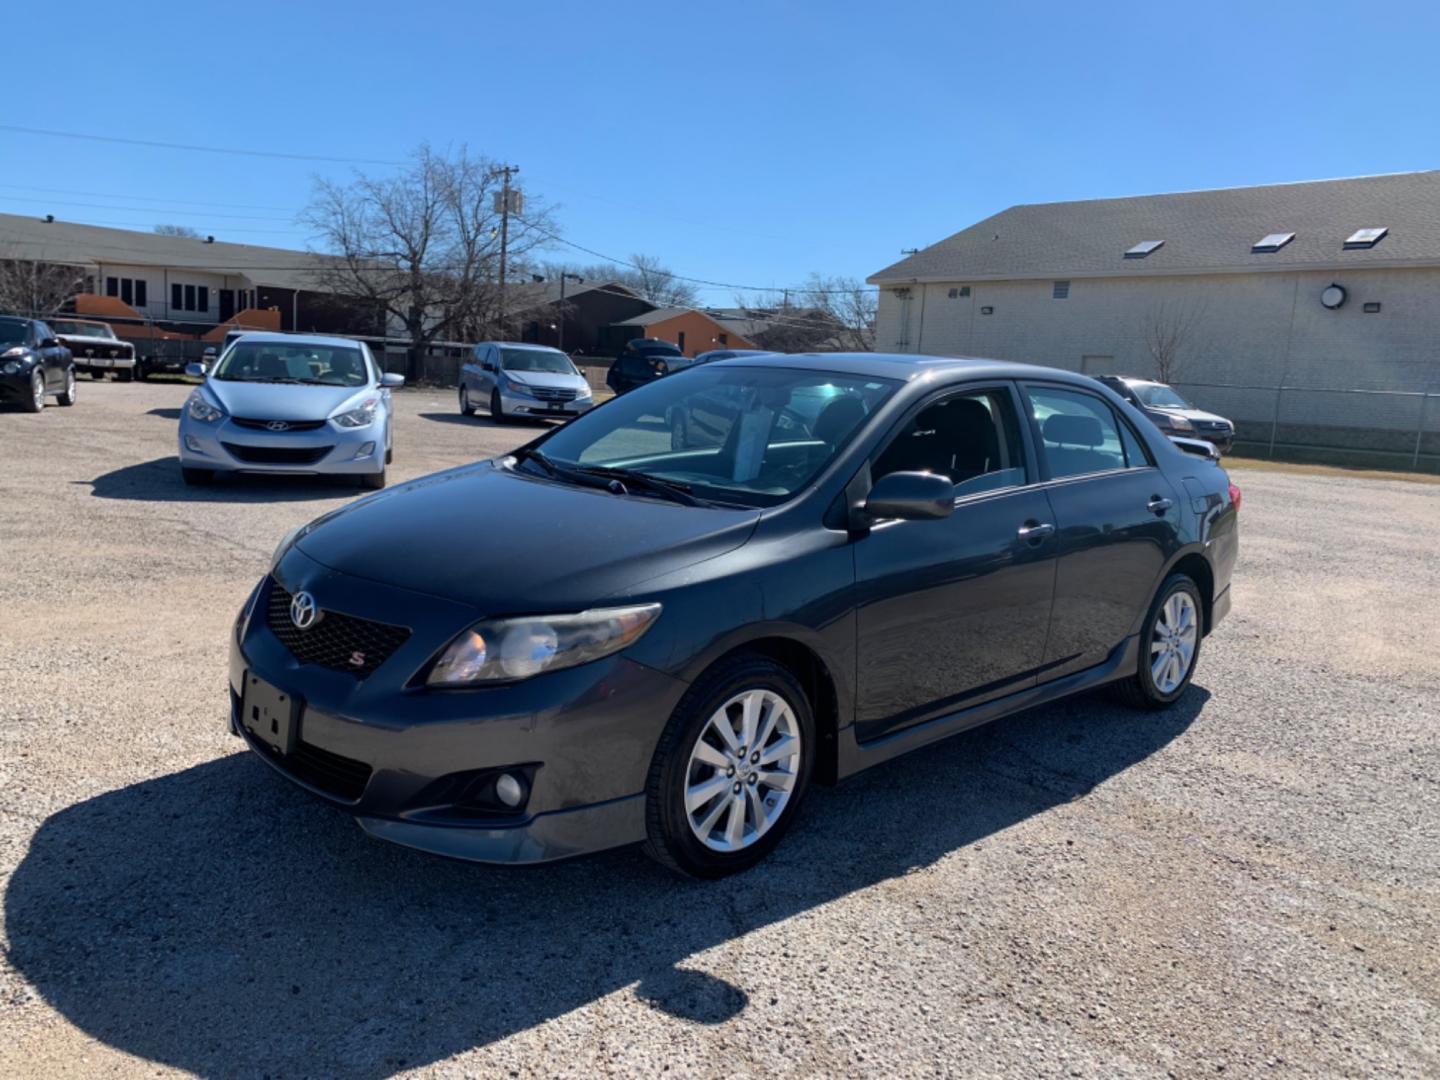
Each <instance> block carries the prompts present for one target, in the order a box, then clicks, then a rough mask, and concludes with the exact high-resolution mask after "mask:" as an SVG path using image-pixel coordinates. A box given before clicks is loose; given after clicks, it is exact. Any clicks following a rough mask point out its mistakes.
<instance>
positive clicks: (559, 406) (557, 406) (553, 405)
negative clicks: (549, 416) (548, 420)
mask: <svg viewBox="0 0 1440 1080" xmlns="http://www.w3.org/2000/svg"><path fill="white" fill-rule="evenodd" d="M546 407H547V408H548V409H549V410H550V411H551V412H564V411H565V403H564V402H563V401H551V402H547V404H546Z"/></svg>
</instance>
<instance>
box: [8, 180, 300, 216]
mask: <svg viewBox="0 0 1440 1080" xmlns="http://www.w3.org/2000/svg"><path fill="white" fill-rule="evenodd" d="M0 188H8V189H9V190H11V191H39V192H43V193H45V194H49V195H86V196H89V197H91V198H95V199H130V200H132V201H134V202H165V203H181V204H183V205H185V206H228V207H231V208H232V209H236V210H280V211H283V212H284V213H287V214H295V213H298V212H299V211H297V210H295V209H293V208H291V207H289V206H256V205H255V204H253V203H237V202H211V201H207V200H204V199H170V198H165V199H161V198H156V197H155V196H152V195H130V194H119V193H117V192H114V191H76V190H75V189H74V188H50V187H36V186H35V185H33V184H0Z"/></svg>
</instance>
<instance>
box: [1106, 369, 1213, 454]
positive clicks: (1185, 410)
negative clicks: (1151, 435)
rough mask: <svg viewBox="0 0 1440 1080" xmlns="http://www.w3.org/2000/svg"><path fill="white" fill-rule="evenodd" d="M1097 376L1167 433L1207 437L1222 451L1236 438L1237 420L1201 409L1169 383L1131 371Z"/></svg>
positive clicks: (1189, 436)
mask: <svg viewBox="0 0 1440 1080" xmlns="http://www.w3.org/2000/svg"><path fill="white" fill-rule="evenodd" d="M1096 379H1097V380H1098V381H1099V382H1102V383H1104V384H1105V385H1106V386H1108V387H1109V388H1110V389H1111V390H1114V391H1115V392H1116V393H1117V394H1119V395H1120V396H1121V397H1123V398H1124V399H1125V400H1126V401H1128V402H1129V403H1130V404H1131V405H1134V406H1135V408H1137V409H1139V410H1140V411H1141V412H1142V413H1144V414H1145V418H1146V419H1147V420H1149V421H1150V422H1151V423H1153V424H1154V425H1155V426H1156V427H1158V428H1159V429H1160V430H1161V431H1163V432H1164V433H1165V434H1166V435H1173V436H1179V437H1180V438H1184V439H1204V440H1205V441H1206V442H1208V443H1210V444H1211V445H1212V446H1214V447H1215V449H1217V450H1220V451H1222V452H1224V451H1228V450H1229V449H1230V447H1231V445H1232V444H1233V443H1234V441H1235V425H1234V423H1232V422H1231V421H1229V420H1226V419H1225V417H1223V416H1216V415H1215V414H1214V413H1209V412H1206V411H1205V410H1203V409H1197V408H1196V407H1195V406H1194V405H1192V404H1190V402H1188V401H1186V400H1185V399H1184V398H1183V397H1181V396H1180V395H1179V394H1177V393H1176V392H1175V389H1174V388H1173V387H1171V386H1167V385H1166V384H1165V383H1161V382H1152V381H1151V380H1149V379H1137V378H1134V377H1133V376H1130V375H1097V376H1096Z"/></svg>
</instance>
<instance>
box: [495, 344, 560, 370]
mask: <svg viewBox="0 0 1440 1080" xmlns="http://www.w3.org/2000/svg"><path fill="white" fill-rule="evenodd" d="M500 366H501V367H502V368H504V369H505V370H506V371H548V372H551V373H553V374H556V375H578V374H580V373H579V372H578V371H577V370H576V369H575V365H574V364H572V363H571V362H570V358H569V357H568V356H566V355H565V354H564V353H562V352H560V351H558V350H557V349H501V350H500Z"/></svg>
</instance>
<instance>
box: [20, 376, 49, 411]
mask: <svg viewBox="0 0 1440 1080" xmlns="http://www.w3.org/2000/svg"><path fill="white" fill-rule="evenodd" d="M43 408H45V370H44V369H43V368H41V367H39V366H38V365H37V366H36V368H35V370H34V371H32V372H31V373H30V396H29V397H28V398H26V399H25V411H26V412H39V411H40V410H41V409H43Z"/></svg>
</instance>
